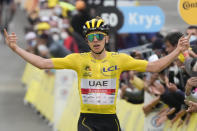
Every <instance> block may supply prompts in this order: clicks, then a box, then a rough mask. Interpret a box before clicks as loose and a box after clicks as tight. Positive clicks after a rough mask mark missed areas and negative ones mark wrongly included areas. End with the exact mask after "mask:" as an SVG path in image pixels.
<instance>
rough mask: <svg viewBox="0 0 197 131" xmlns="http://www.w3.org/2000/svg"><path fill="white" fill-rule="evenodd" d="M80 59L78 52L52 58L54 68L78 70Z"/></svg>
mask: <svg viewBox="0 0 197 131" xmlns="http://www.w3.org/2000/svg"><path fill="white" fill-rule="evenodd" d="M78 59H79V54H78V53H73V54H70V55H68V56H66V57H64V58H52V59H51V60H52V62H53V65H54V69H73V70H77V67H78V62H77V60H78Z"/></svg>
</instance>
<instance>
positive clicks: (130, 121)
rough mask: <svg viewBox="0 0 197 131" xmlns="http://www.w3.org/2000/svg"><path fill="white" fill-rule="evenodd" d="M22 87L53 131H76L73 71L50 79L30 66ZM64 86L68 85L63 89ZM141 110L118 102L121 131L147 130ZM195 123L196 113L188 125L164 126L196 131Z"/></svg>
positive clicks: (175, 130) (174, 130) (173, 130)
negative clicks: (25, 89) (52, 126)
mask: <svg viewBox="0 0 197 131" xmlns="http://www.w3.org/2000/svg"><path fill="white" fill-rule="evenodd" d="M62 72H64V74H65V75H60V74H59V73H62ZM58 75H59V77H58ZM70 77H71V78H70ZM64 80H66V81H67V83H64ZM58 81H59V82H60V84H59V83H58ZM22 83H24V84H25V85H26V87H27V92H26V95H25V98H24V99H25V100H26V101H27V102H28V103H30V104H32V105H33V106H34V107H35V108H36V109H37V110H38V111H39V112H40V113H41V114H42V115H43V116H44V117H45V118H46V119H48V120H49V121H50V122H51V123H53V125H54V131H55V130H58V131H77V122H78V118H79V114H80V100H79V93H78V84H77V75H76V73H74V72H72V71H70V70H59V71H56V72H55V74H54V75H49V74H47V73H46V72H45V70H40V69H38V68H36V67H34V66H32V65H31V64H27V65H26V67H25V70H24V74H23V77H22ZM64 84H66V85H65V86H63V85H64ZM61 86H62V87H61ZM68 86H69V87H68ZM142 107H143V104H138V105H135V104H131V103H128V102H126V101H125V100H122V99H118V100H117V115H118V118H119V120H120V125H121V129H122V131H143V130H145V129H144V125H145V123H146V124H147V121H146V119H145V118H146V117H145V115H144V113H143V111H142ZM150 116H151V115H150ZM155 116H156V114H154V115H152V116H151V117H152V118H154V117H155ZM148 117H149V116H148ZM196 121H197V113H193V115H192V116H191V118H190V121H189V123H188V125H186V124H185V123H184V124H183V125H181V126H180V127H177V124H178V121H177V122H176V123H175V124H174V125H173V126H171V122H170V121H167V122H166V123H165V124H164V127H163V128H164V129H163V130H164V131H183V130H184V131H196V130H197V124H196ZM153 123H154V122H153ZM148 124H152V123H148ZM153 126H154V125H153ZM151 131H154V130H151Z"/></svg>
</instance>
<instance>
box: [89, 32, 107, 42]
mask: <svg viewBox="0 0 197 131" xmlns="http://www.w3.org/2000/svg"><path fill="white" fill-rule="evenodd" d="M105 35H106V34H105V33H101V32H99V33H90V34H88V35H87V36H86V37H87V39H88V41H89V42H92V41H93V40H94V36H96V39H97V40H98V41H101V40H103V38H104V36H105Z"/></svg>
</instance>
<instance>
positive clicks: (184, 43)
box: [146, 34, 191, 72]
mask: <svg viewBox="0 0 197 131" xmlns="http://www.w3.org/2000/svg"><path fill="white" fill-rule="evenodd" d="M190 37H191V34H189V35H188V36H187V37H181V38H180V39H179V41H178V44H177V47H176V49H175V50H174V51H173V52H171V53H170V54H169V55H167V56H165V57H162V58H161V59H159V60H157V61H154V62H149V63H148V66H147V68H146V71H148V72H160V71H162V70H163V69H165V68H166V67H167V66H168V65H170V63H172V62H173V61H174V60H175V59H176V58H177V56H178V55H179V54H180V53H183V52H184V51H187V50H188V48H189V46H190V43H189V39H190Z"/></svg>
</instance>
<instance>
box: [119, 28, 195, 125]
mask: <svg viewBox="0 0 197 131" xmlns="http://www.w3.org/2000/svg"><path fill="white" fill-rule="evenodd" d="M188 34H191V38H190V49H189V50H188V51H186V52H184V53H182V54H179V56H178V57H177V59H176V60H175V61H174V62H173V63H172V64H171V65H170V66H169V67H168V68H166V69H164V70H163V71H161V72H159V73H140V72H135V71H128V72H123V73H122V75H121V82H120V87H121V98H123V99H125V100H127V101H128V102H131V103H133V104H140V103H144V100H145V99H146V98H145V97H144V96H145V95H144V93H145V92H146V93H148V94H150V95H151V96H152V97H153V99H152V100H151V101H149V102H148V103H146V104H144V106H143V111H144V113H145V115H146V116H147V115H148V114H149V113H150V112H152V111H154V110H155V109H157V110H160V111H159V113H158V117H157V121H156V124H157V125H158V126H159V125H161V124H162V123H164V122H165V121H166V120H171V123H172V124H174V123H175V122H176V121H177V120H179V119H180V121H179V124H178V126H180V125H182V124H183V122H186V123H187V124H188V122H189V119H190V116H191V114H192V113H193V112H197V50H196V47H197V26H189V27H188V28H187V29H186V31H185V32H184V34H183V33H182V32H180V31H172V32H169V33H168V34H167V35H166V36H163V37H157V38H156V39H154V41H152V43H151V44H150V46H148V48H152V50H153V53H152V55H151V56H148V57H147V58H144V57H143V54H142V53H140V52H139V51H134V52H131V53H130V55H131V56H132V57H134V58H136V59H147V60H148V61H155V60H157V59H160V58H162V57H163V56H165V55H167V54H169V53H171V52H172V51H173V50H174V49H175V48H176V46H177V44H178V41H179V39H180V38H181V37H187V35H188Z"/></svg>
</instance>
